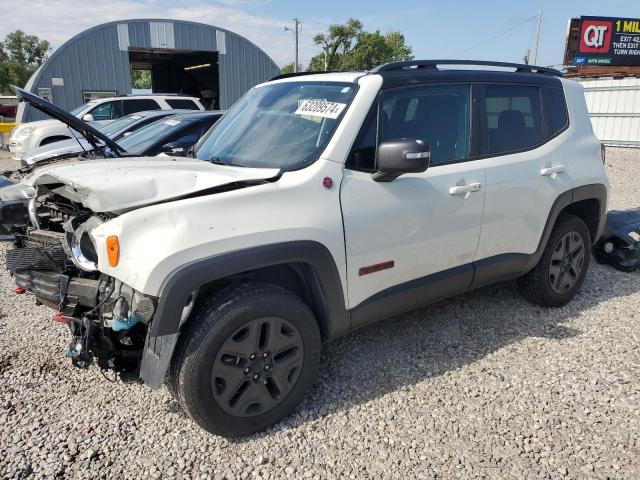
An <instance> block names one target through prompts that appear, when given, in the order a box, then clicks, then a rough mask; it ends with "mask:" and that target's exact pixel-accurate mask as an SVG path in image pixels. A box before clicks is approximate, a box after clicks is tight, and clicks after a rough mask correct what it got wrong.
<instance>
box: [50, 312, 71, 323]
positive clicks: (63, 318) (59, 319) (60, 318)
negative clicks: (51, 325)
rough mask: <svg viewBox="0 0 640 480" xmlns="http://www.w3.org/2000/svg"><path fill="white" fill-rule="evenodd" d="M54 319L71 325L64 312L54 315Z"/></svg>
mask: <svg viewBox="0 0 640 480" xmlns="http://www.w3.org/2000/svg"><path fill="white" fill-rule="evenodd" d="M53 321H54V322H57V323H62V324H63V325H69V319H68V318H65V316H64V313H62V312H58V313H56V314H55V315H54V316H53Z"/></svg>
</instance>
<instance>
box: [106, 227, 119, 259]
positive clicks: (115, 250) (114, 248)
mask: <svg viewBox="0 0 640 480" xmlns="http://www.w3.org/2000/svg"><path fill="white" fill-rule="evenodd" d="M107 256H108V257H109V265H111V266H112V267H115V266H116V265H118V260H119V259H120V244H119V243H118V237H117V236H116V235H111V236H110V237H107Z"/></svg>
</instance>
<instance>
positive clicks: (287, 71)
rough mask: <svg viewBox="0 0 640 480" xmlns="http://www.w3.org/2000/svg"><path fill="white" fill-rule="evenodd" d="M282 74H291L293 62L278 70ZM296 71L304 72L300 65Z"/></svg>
mask: <svg viewBox="0 0 640 480" xmlns="http://www.w3.org/2000/svg"><path fill="white" fill-rule="evenodd" d="M280 71H281V72H282V73H293V62H291V63H287V64H286V65H285V66H284V67H282V68H281V69H280ZM298 71H299V72H304V67H303V66H302V65H298Z"/></svg>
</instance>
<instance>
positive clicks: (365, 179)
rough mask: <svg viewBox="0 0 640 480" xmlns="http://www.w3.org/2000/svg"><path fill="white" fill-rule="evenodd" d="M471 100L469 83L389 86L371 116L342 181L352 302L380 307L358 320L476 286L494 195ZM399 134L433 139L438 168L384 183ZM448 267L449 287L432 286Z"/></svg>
mask: <svg viewBox="0 0 640 480" xmlns="http://www.w3.org/2000/svg"><path fill="white" fill-rule="evenodd" d="M471 103H472V102H471V87H470V85H468V84H450V85H418V86H410V87H402V88H398V89H393V90H388V91H386V92H384V93H383V95H382V97H381V99H380V101H379V103H378V104H377V105H376V107H377V108H374V109H372V111H371V112H370V113H369V116H368V118H367V119H366V120H365V124H364V125H363V127H362V130H361V132H360V133H359V135H358V137H357V139H356V143H355V145H354V147H353V149H352V152H351V155H350V157H349V159H348V162H347V165H346V170H345V175H344V177H343V182H342V186H341V204H342V211H343V218H344V229H345V240H346V254H347V269H348V271H347V277H348V294H349V295H348V296H349V306H350V307H351V308H354V307H358V306H359V305H366V304H370V305H371V306H372V308H368V307H366V306H365V307H363V308H367V309H368V310H369V311H368V312H367V314H366V315H362V316H359V315H355V314H354V316H353V326H357V325H358V324H359V323H364V322H366V321H370V320H374V319H376V318H377V317H383V316H386V315H388V314H392V313H394V311H395V310H398V309H401V310H402V309H409V308H412V307H413V306H416V305H419V304H421V303H427V302H428V301H429V299H431V297H432V296H434V295H435V296H436V297H437V296H446V295H449V294H455V293H457V292H459V291H464V290H465V289H466V288H467V287H468V286H469V285H470V284H471V279H472V276H473V266H472V262H473V258H474V254H475V251H476V248H477V245H478V239H479V236H480V225H481V218H482V208H483V196H484V193H483V192H484V190H483V188H482V185H483V183H484V170H483V168H482V167H481V166H479V165H478V164H477V162H474V161H473V160H472V158H471V157H472V156H471V130H472V124H471ZM376 127H377V128H376ZM394 138H411V139H414V138H415V139H421V140H423V141H425V142H426V143H428V144H429V145H430V147H431V166H430V167H429V169H428V170H427V171H426V172H424V173H418V174H407V175H402V176H400V177H399V178H397V179H395V180H393V181H391V182H386V183H385V182H375V181H374V180H373V179H372V177H371V173H372V172H374V171H375V151H376V148H377V145H378V144H379V143H381V142H384V141H385V140H390V139H394ZM442 272H446V273H442ZM439 273H440V274H441V277H442V278H441V280H442V281H443V283H442V284H441V285H446V287H445V290H447V291H441V290H440V285H438V286H433V288H427V289H426V290H425V288H424V287H425V286H426V283H425V282H426V281H427V279H428V278H435V277H433V275H434V274H439ZM438 278H439V277H438ZM438 292H439V293H438ZM405 293H406V294H408V295H405ZM396 294H399V296H397V295H396ZM385 297H386V298H388V299H389V301H386V302H385V301H384V300H382V303H376V302H378V301H379V300H380V299H384V298H385ZM394 297H395V298H394ZM398 299H402V300H401V301H399V302H398Z"/></svg>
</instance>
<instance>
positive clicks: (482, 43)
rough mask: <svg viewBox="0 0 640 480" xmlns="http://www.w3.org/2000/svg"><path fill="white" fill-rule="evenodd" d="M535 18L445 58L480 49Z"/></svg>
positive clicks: (531, 18) (532, 18) (535, 16)
mask: <svg viewBox="0 0 640 480" xmlns="http://www.w3.org/2000/svg"><path fill="white" fill-rule="evenodd" d="M537 17H538V16H537V15H534V16H533V17H529V18H527V19H525V20H523V21H522V22H520V23H518V24H516V25H514V26H513V27H510V28H508V29H506V30H504V31H503V32H500V33H498V34H497V35H494V36H493V37H490V38H488V39H486V40H485V41H483V42H480V43H477V44H475V45H472V46H471V47H468V48H465V49H463V50H460V51H459V52H456V53H454V54H452V55H448V56H447V57H448V58H453V57H457V56H458V55H460V54H461V53H466V52H468V51H469V50H473V49H475V48H478V47H482V46H483V45H486V44H487V43H490V42H493V41H494V40H496V39H497V38H500V37H502V36H504V35H506V34H507V33H509V32H512V31H513V30H515V29H516V28H518V27H521V26H522V25H524V24H525V23H527V22H530V21H531V20H534V19H536V18H537Z"/></svg>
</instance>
